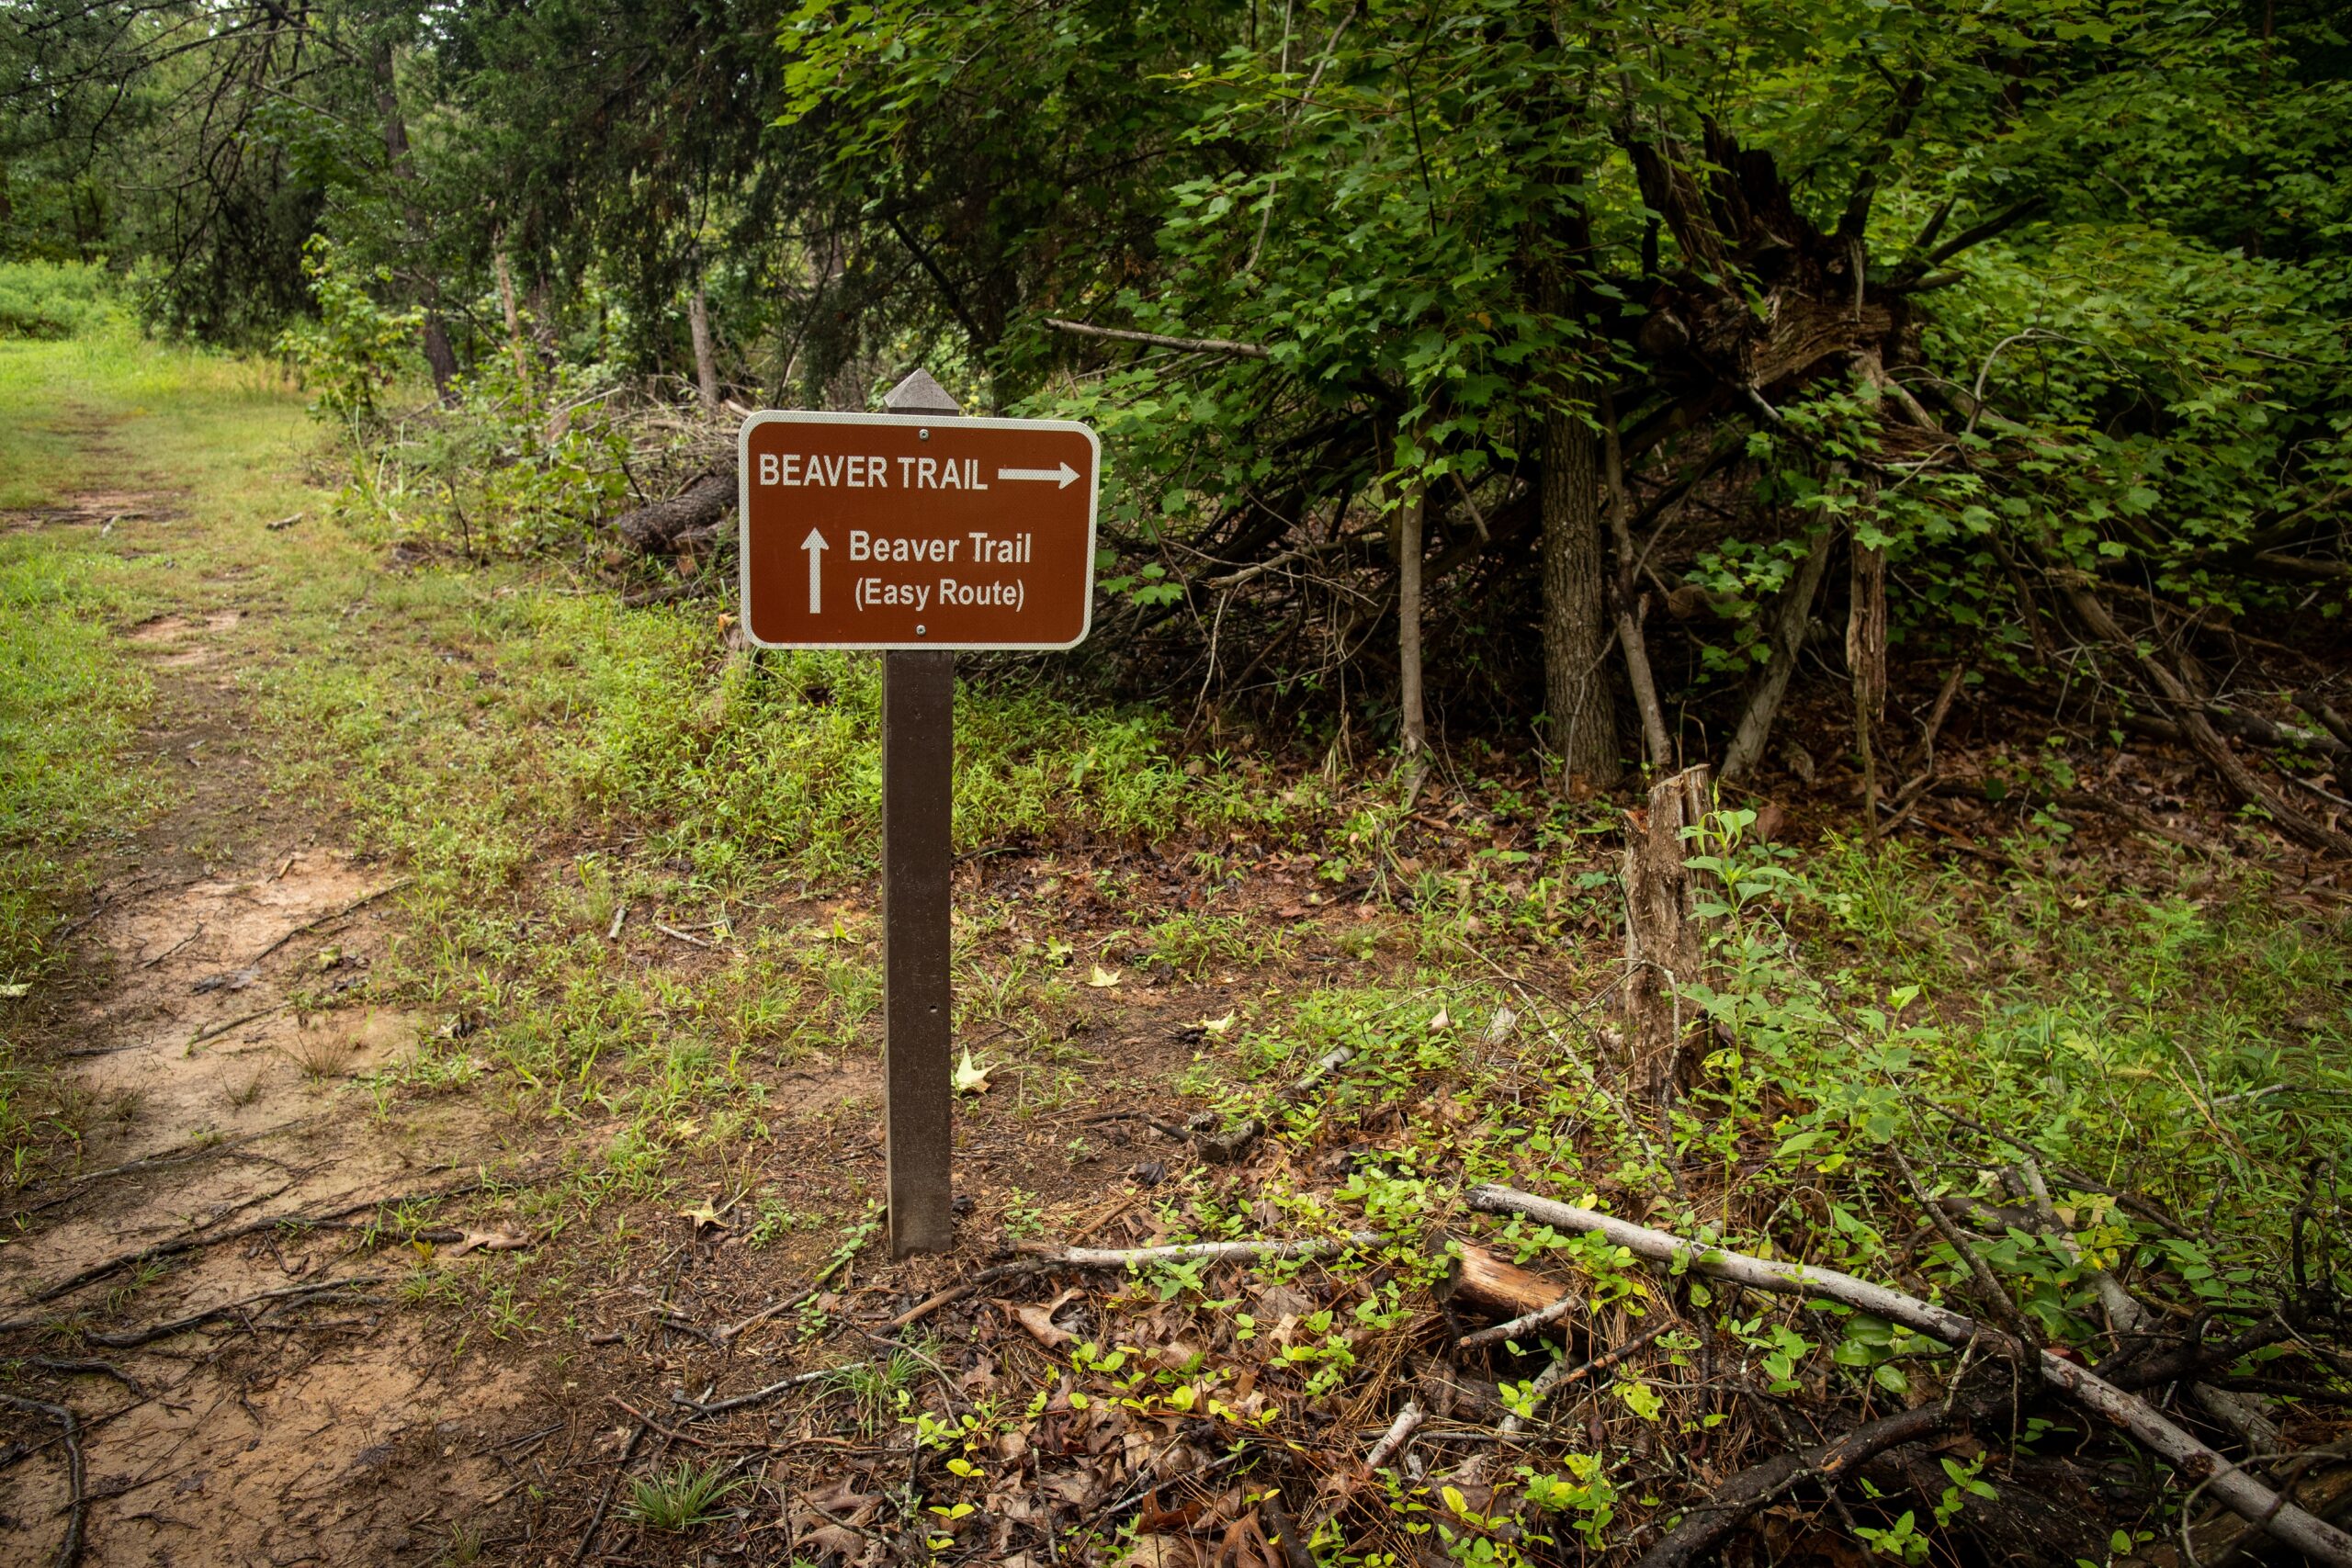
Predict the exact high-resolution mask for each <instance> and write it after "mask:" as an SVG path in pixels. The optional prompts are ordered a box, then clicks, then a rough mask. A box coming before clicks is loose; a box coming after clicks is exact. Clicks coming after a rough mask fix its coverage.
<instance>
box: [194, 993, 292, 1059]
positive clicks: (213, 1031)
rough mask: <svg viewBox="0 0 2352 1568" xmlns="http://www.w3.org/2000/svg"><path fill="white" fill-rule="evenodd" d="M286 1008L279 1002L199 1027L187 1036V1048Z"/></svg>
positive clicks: (284, 1004)
mask: <svg viewBox="0 0 2352 1568" xmlns="http://www.w3.org/2000/svg"><path fill="white" fill-rule="evenodd" d="M286 1008H287V1004H286V1003H284V1002H279V1003H277V1005H276V1006H275V1007H266V1008H263V1009H261V1010H258V1011H256V1012H249V1013H245V1014H243V1015H242V1016H241V1017H237V1018H232V1019H231V1020H230V1021H228V1022H226V1023H216V1024H212V1025H209V1027H207V1028H204V1029H199V1030H198V1031H197V1032H195V1033H194V1034H191V1035H189V1036H188V1037H187V1049H188V1050H189V1051H193V1050H195V1049H196V1048H197V1047H198V1045H201V1044H203V1043H205V1042H206V1041H208V1040H218V1039H219V1038H220V1036H222V1035H223V1034H226V1033H228V1032H229V1031H231V1030H232V1029H234V1028H236V1027H237V1026H238V1025H239V1024H241V1023H252V1022H254V1021H255V1020H257V1019H265V1018H267V1017H269V1016H270V1015H271V1014H272V1013H280V1012H284V1011H285V1010H286ZM183 1054H185V1053H183Z"/></svg>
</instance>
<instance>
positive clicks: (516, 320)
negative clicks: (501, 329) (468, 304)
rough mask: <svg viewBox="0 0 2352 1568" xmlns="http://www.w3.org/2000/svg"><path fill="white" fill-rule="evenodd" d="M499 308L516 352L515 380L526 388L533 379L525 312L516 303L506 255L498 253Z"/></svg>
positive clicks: (502, 251)
mask: <svg viewBox="0 0 2352 1568" xmlns="http://www.w3.org/2000/svg"><path fill="white" fill-rule="evenodd" d="M498 306H499V309H500V310H503V311H504V312H505V313H506V343H507V346H508V347H510V348H512V349H513V350H514V351H515V379H516V380H517V381H520V382H522V383H523V384H525V385H526V386H527V385H529V384H530V379H531V353H530V350H529V349H528V348H526V346H524V343H523V312H522V311H521V310H519V309H517V308H516V306H515V274H514V272H513V271H512V270H511V269H510V268H509V267H508V266H507V265H506V253H505V251H504V250H503V249H502V250H501V251H499V253H498Z"/></svg>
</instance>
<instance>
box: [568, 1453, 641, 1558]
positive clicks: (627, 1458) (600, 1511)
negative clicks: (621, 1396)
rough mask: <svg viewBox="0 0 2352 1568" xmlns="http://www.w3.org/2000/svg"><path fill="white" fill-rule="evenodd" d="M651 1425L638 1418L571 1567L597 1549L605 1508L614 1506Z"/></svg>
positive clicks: (603, 1526) (582, 1537)
mask: <svg viewBox="0 0 2352 1568" xmlns="http://www.w3.org/2000/svg"><path fill="white" fill-rule="evenodd" d="M649 1429H650V1423H649V1422H648V1421H647V1420H645V1418H644V1417H642V1416H639V1418H638V1423H637V1427H636V1428H635V1430H633V1431H631V1432H630V1433H629V1435H628V1447H627V1448H624V1449H623V1450H621V1457H620V1462H619V1463H617V1464H616V1465H614V1466H613V1474H612V1478H611V1479H610V1480H608V1481H606V1482H605V1491H604V1495H602V1496H600V1497H598V1498H597V1499H596V1511H595V1512H594V1513H593V1514H590V1515H589V1516H588V1528H587V1529H586V1530H584V1531H582V1534H581V1537H580V1545H579V1547H578V1548H577V1549H576V1550H575V1551H573V1552H572V1554H571V1568H580V1564H582V1562H587V1561H588V1554H589V1553H590V1552H591V1551H594V1550H595V1549H596V1537H597V1536H598V1535H599V1534H601V1533H602V1532H603V1530H604V1529H605V1510H607V1509H609V1508H610V1507H611V1506H613V1494H614V1493H615V1492H617V1491H619V1490H620V1484H621V1477H622V1476H624V1475H627V1474H628V1467H629V1465H630V1463H631V1462H632V1461H635V1460H636V1458H637V1446H638V1445H639V1443H641V1442H643V1441H645V1434H646V1432H647V1431H648V1430H649Z"/></svg>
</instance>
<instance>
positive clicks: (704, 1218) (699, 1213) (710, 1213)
mask: <svg viewBox="0 0 2352 1568" xmlns="http://www.w3.org/2000/svg"><path fill="white" fill-rule="evenodd" d="M678 1218H680V1219H682V1220H692V1221H694V1223H695V1229H696V1230H701V1229H702V1228H703V1227H704V1226H706V1225H718V1224H723V1223H724V1222H722V1221H721V1220H720V1219H719V1217H718V1208H717V1206H716V1205H714V1204H713V1203H712V1202H711V1201H710V1200H709V1199H707V1198H706V1199H704V1200H703V1201H701V1202H699V1203H696V1204H695V1206H694V1207H693V1208H691V1209H681V1210H679V1211H678Z"/></svg>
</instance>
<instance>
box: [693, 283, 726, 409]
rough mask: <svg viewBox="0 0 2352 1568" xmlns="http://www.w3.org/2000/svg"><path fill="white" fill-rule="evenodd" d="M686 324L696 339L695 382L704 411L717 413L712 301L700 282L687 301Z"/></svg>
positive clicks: (716, 377) (716, 376) (716, 368)
mask: <svg viewBox="0 0 2352 1568" xmlns="http://www.w3.org/2000/svg"><path fill="white" fill-rule="evenodd" d="M686 324H687V326H688V327H689V328H691V329H692V331H693V333H694V339H695V385H696V386H697V387H698V388H699V389H701V391H702V406H703V409H704V411H705V412H709V413H714V414H715V413H717V412H718V359H717V357H716V356H715V355H713V354H712V352H711V346H710V301H709V300H708V299H707V298H706V297H705V296H704V294H703V288H702V285H701V284H699V283H697V284H695V292H694V297H693V298H692V299H688V300H687V301H686Z"/></svg>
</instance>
